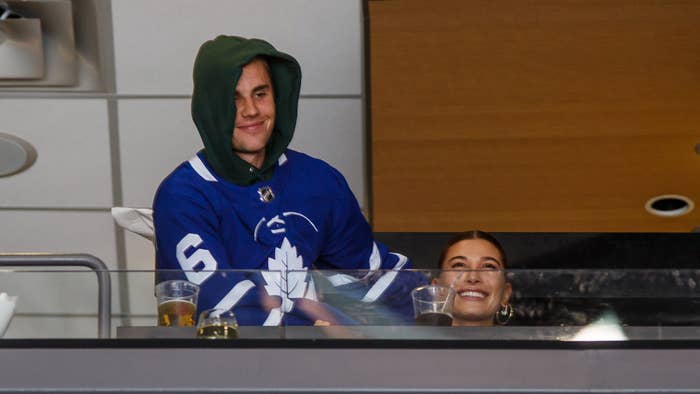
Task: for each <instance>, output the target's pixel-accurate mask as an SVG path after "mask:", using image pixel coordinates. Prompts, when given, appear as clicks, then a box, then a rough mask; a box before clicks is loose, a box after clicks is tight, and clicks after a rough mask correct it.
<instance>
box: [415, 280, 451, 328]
mask: <svg viewBox="0 0 700 394" xmlns="http://www.w3.org/2000/svg"><path fill="white" fill-rule="evenodd" d="M411 298H412V299H413V316H414V317H415V319H416V323H417V324H418V325H423V326H451V325H452V305H453V304H454V300H455V292H454V289H452V288H451V287H446V286H437V285H426V286H421V287H417V288H415V289H413V291H411Z"/></svg>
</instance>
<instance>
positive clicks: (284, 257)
mask: <svg viewBox="0 0 700 394" xmlns="http://www.w3.org/2000/svg"><path fill="white" fill-rule="evenodd" d="M267 269H268V270H270V271H276V272H269V271H268V272H265V271H263V272H262V275H263V279H265V283H267V284H266V285H265V290H266V291H267V294H269V295H271V296H280V297H281V298H282V308H281V309H282V312H289V311H291V310H292V307H293V306H294V302H293V301H292V300H291V299H292V298H302V297H304V295H305V293H306V287H307V283H306V268H305V267H304V259H303V258H302V257H301V256H299V255H298V254H297V248H296V246H292V244H291V243H289V240H288V239H287V237H285V238H284V240H282V245H280V246H279V247H277V248H275V257H274V258H272V257H269V258H268V259H267ZM288 271H294V272H288Z"/></svg>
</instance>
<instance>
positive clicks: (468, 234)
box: [437, 230, 508, 269]
mask: <svg viewBox="0 0 700 394" xmlns="http://www.w3.org/2000/svg"><path fill="white" fill-rule="evenodd" d="M466 239H483V240H484V241H487V242H488V243H490V244H491V245H493V246H495V247H496V249H498V252H499V253H500V254H501V258H502V259H503V261H501V263H503V268H506V267H507V266H508V263H507V259H506V252H505V251H504V250H503V247H502V246H501V243H500V242H498V240H497V239H496V237H494V236H493V235H491V234H489V233H487V232H485V231H481V230H469V231H464V232H461V233H457V234H455V235H454V236H453V237H452V238H450V240H449V241H447V244H445V246H444V247H443V248H442V251H441V252H440V258H438V261H437V266H438V268H439V269H442V261H443V260H444V259H445V255H447V249H449V248H450V247H452V245H454V244H456V243H457V242H460V241H464V240H466Z"/></svg>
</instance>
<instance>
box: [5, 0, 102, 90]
mask: <svg viewBox="0 0 700 394" xmlns="http://www.w3.org/2000/svg"><path fill="white" fill-rule="evenodd" d="M6 4H7V6H8V7H9V8H10V9H11V10H12V12H13V13H14V14H15V15H18V16H19V18H14V19H12V20H10V19H8V20H4V21H3V20H0V30H2V31H4V32H5V35H6V37H5V40H3V41H4V42H3V43H0V46H2V45H7V44H8V43H10V42H13V40H12V38H13V37H9V36H7V34H12V33H11V32H12V31H17V29H14V30H11V29H10V26H9V25H10V24H14V25H16V24H17V23H21V22H18V21H23V20H24V21H27V22H28V21H33V22H35V23H37V24H38V25H39V27H40V36H41V37H40V40H39V43H38V47H39V48H38V50H39V51H41V53H40V54H35V55H36V56H34V57H29V56H26V55H25V57H24V60H23V62H27V64H14V65H13V66H16V67H26V68H41V71H42V72H40V73H39V72H34V73H33V75H30V76H21V77H17V75H21V74H17V73H15V75H7V76H5V77H3V76H1V75H0V91H78V92H107V91H111V90H112V89H111V88H110V87H111V86H113V82H112V81H113V77H112V76H111V75H112V72H111V71H110V69H109V67H111V66H110V64H111V60H110V59H111V58H112V56H113V55H112V50H111V22H110V2H109V1H107V0H6ZM27 24H28V23H27ZM4 25H6V26H4ZM14 25H13V27H14ZM25 30H26V29H25ZM8 32H10V33H8ZM26 37H27V33H26V31H25V34H24V37H22V38H21V39H24V40H25V41H26V39H27V38H26ZM11 49H12V48H5V49H4V50H6V51H9V50H11ZM15 59H18V58H16V57H15ZM17 61H19V60H16V62H17ZM41 61H43V65H42V64H40V63H39V62H41ZM16 62H15V63H16Z"/></svg>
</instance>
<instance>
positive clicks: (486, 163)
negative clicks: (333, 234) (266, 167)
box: [368, 0, 700, 232]
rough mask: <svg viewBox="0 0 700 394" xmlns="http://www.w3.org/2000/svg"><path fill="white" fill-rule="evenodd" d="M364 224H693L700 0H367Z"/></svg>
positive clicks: (696, 220) (511, 227) (409, 227)
mask: <svg viewBox="0 0 700 394" xmlns="http://www.w3.org/2000/svg"><path fill="white" fill-rule="evenodd" d="M368 12H369V15H368V20H369V22H368V23H369V44H370V45H369V56H370V58H369V59H370V72H369V77H370V103H371V107H370V112H371V147H372V152H371V154H372V205H373V209H372V220H373V225H374V229H375V230H376V231H459V230H463V229H467V228H481V229H485V230H489V231H592V232H598V231H632V232H635V231H648V232H654V231H661V232H666V231H671V232H676V231H690V230H691V229H693V228H695V227H697V226H700V211H699V210H698V209H695V210H693V211H691V212H690V213H688V214H686V215H683V216H680V217H676V218H664V217H657V216H653V215H651V214H649V213H647V212H646V211H645V209H644V204H645V202H646V201H647V200H648V199H649V198H651V197H654V196H656V195H661V194H681V195H684V196H687V197H689V198H691V199H693V200H694V201H696V202H697V203H700V182H698V179H699V177H698V175H699V174H700V156H698V154H696V152H695V145H696V144H697V143H700V23H699V21H700V2H698V1H695V0H685V1H683V0H677V1H641V0H634V1H633V0H606V1H594V0H581V1H576V0H571V1H552V0H549V1H545V0H532V1H526V2H525V1H521V0H509V1H501V0H488V1H477V0H470V1H461V0H434V1H424V0H401V1H369V6H368Z"/></svg>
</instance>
